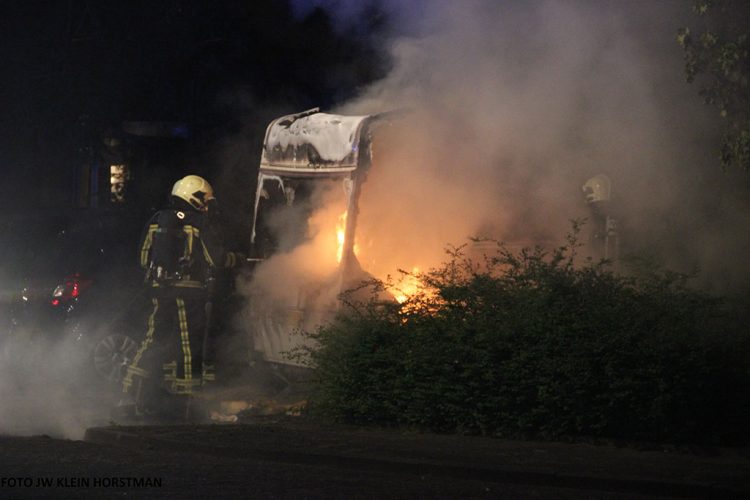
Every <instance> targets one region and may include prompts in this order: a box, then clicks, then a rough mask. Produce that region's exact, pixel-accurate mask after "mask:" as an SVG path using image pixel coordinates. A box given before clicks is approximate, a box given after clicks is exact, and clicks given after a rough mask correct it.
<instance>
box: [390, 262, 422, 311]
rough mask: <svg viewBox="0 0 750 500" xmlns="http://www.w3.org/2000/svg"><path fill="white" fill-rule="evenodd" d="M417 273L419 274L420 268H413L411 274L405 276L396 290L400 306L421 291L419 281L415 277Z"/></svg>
mask: <svg viewBox="0 0 750 500" xmlns="http://www.w3.org/2000/svg"><path fill="white" fill-rule="evenodd" d="M417 273H419V268H418V267H414V268H412V270H411V274H406V275H404V277H403V279H402V280H401V282H400V283H399V284H398V287H397V288H396V289H395V290H394V291H395V292H396V301H397V302H398V303H399V304H403V303H404V302H406V300H407V299H408V298H409V297H411V296H412V295H414V294H415V293H417V292H418V291H419V279H418V278H417V277H416V276H415V275H416V274H417Z"/></svg>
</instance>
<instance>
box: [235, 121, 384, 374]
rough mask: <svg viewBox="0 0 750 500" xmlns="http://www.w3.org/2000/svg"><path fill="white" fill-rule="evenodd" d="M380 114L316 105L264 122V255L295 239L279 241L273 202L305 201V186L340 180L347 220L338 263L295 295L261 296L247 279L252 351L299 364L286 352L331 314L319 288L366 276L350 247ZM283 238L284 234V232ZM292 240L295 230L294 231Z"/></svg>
mask: <svg viewBox="0 0 750 500" xmlns="http://www.w3.org/2000/svg"><path fill="white" fill-rule="evenodd" d="M385 117H386V115H385V114H380V115H365V116H342V115H333V114H327V113H321V112H319V110H318V108H315V109H311V110H309V111H304V112H302V113H297V114H293V115H287V116H283V117H281V118H278V119H276V120H274V121H272V122H271V124H270V125H269V126H268V128H267V130H266V136H265V140H264V144H263V152H262V156H261V162H260V171H259V174H258V184H257V189H256V194H255V208H254V214H253V224H252V235H251V243H252V246H253V250H254V254H255V256H257V257H258V260H259V261H261V263H260V264H259V265H263V264H262V261H263V260H265V259H267V258H272V257H273V256H274V255H275V254H277V253H279V252H284V251H288V250H289V249H290V247H291V246H293V245H294V244H295V243H299V242H300V241H301V240H303V239H304V238H305V237H306V235H305V234H300V235H299V238H297V240H296V241H292V242H291V243H290V242H289V241H287V242H280V241H278V240H277V238H274V235H273V234H272V231H270V230H269V225H271V224H270V223H269V221H270V220H271V219H272V218H273V214H274V207H279V206H285V207H287V208H289V207H294V206H295V205H297V206H299V205H304V204H305V203H306V202H308V201H309V196H310V194H311V193H312V192H313V191H315V190H316V189H318V188H319V186H322V185H324V184H338V185H339V186H340V191H339V193H340V195H341V197H343V206H344V209H345V225H344V230H343V237H341V235H339V238H340V240H343V241H339V259H338V268H337V270H336V271H335V272H334V273H333V275H332V276H331V277H330V278H329V279H327V280H326V283H311V284H307V285H306V286H300V287H299V288H300V289H299V290H294V294H293V295H294V296H295V297H296V298H295V299H294V300H291V301H287V303H282V304H279V303H278V302H275V303H270V302H269V301H267V300H265V297H264V296H263V292H262V290H259V289H255V288H253V287H252V286H251V289H250V294H251V308H250V318H249V319H250V324H251V325H252V326H251V330H250V332H249V335H250V336H251V339H250V341H251V345H252V349H253V350H254V352H255V357H256V358H257V357H260V358H262V359H263V360H264V361H267V362H271V363H279V364H283V365H298V364H300V362H299V361H297V360H293V359H290V358H289V356H288V355H287V354H286V353H288V352H290V351H291V350H292V349H294V348H295V347H297V346H299V345H301V344H303V343H304V342H305V340H304V338H303V336H302V335H301V334H300V331H301V330H308V331H309V330H311V329H314V328H315V327H316V326H317V325H319V324H321V323H322V322H324V321H325V319H326V318H330V317H331V315H332V314H333V313H335V309H336V307H337V302H336V301H335V300H334V302H333V303H332V302H331V301H330V300H327V301H326V300H320V294H321V289H323V288H325V289H326V291H327V296H328V297H329V298H330V297H331V293H333V296H334V297H335V296H337V295H338V293H339V292H341V291H343V290H345V289H346V288H348V287H349V286H351V285H352V284H354V283H355V282H356V281H357V280H358V279H361V278H363V277H365V276H366V275H365V274H364V273H363V272H362V270H361V268H360V266H359V263H358V262H357V257H356V256H355V254H354V238H355V229H356V224H357V215H358V200H359V194H360V189H361V186H362V183H363V182H364V181H365V178H366V175H367V171H368V169H369V167H370V165H371V161H372V152H371V141H372V132H373V129H374V127H375V125H376V124H378V123H382V122H383V121H384V118H385ZM287 239H288V238H287ZM292 240H294V238H292Z"/></svg>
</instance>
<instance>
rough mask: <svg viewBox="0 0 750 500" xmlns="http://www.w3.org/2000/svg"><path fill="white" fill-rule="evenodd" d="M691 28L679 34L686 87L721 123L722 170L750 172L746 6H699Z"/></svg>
mask: <svg viewBox="0 0 750 500" xmlns="http://www.w3.org/2000/svg"><path fill="white" fill-rule="evenodd" d="M693 10H694V12H695V14H696V16H697V18H696V21H695V26H694V27H693V28H690V27H685V28H681V29H680V30H679V31H678V35H677V41H678V42H679V43H680V45H681V46H682V47H683V49H684V53H685V74H686V77H687V81H688V82H691V83H692V82H694V81H695V82H697V83H699V85H700V91H699V93H700V95H701V96H702V97H703V99H704V101H705V102H706V103H707V104H710V105H712V106H715V107H716V108H718V110H719V114H720V115H721V117H722V118H723V119H724V123H725V127H724V131H723V136H722V141H721V151H720V160H721V166H722V168H724V169H726V168H729V167H741V168H744V169H748V168H750V87H748V82H749V80H750V3H748V2H747V1H746V0H697V1H696V2H695V3H694V5H693Z"/></svg>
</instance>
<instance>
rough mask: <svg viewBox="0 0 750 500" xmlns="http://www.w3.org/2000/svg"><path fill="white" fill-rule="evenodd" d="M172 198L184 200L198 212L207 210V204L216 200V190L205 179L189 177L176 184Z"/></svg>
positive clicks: (194, 176)
mask: <svg viewBox="0 0 750 500" xmlns="http://www.w3.org/2000/svg"><path fill="white" fill-rule="evenodd" d="M172 196H176V197H177V198H182V199H183V200H185V201H186V202H188V203H190V204H191V205H192V206H194V207H195V208H197V209H198V210H206V209H207V206H206V204H207V203H208V202H209V201H211V200H213V199H214V189H213V188H212V187H211V184H209V183H208V181H207V180H206V179H204V178H203V177H199V176H197V175H187V176H185V177H183V178H182V179H180V180H179V181H177V182H175V183H174V187H172Z"/></svg>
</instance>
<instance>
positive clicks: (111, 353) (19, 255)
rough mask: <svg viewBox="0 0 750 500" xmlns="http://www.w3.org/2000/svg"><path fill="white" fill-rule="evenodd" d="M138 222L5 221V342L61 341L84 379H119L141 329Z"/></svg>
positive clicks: (101, 215)
mask: <svg viewBox="0 0 750 500" xmlns="http://www.w3.org/2000/svg"><path fill="white" fill-rule="evenodd" d="M141 219H142V218H141V217H135V216H128V215H127V214H124V213H123V212H112V213H107V212H80V213H74V214H72V215H67V216H65V215H57V214H56V215H49V214H36V215H33V216H31V215H28V216H24V217H17V218H15V219H13V220H8V219H6V220H5V228H4V229H5V230H6V231H5V234H6V235H7V236H6V238H5V239H4V241H3V242H2V245H1V246H2V253H3V263H4V264H5V265H4V266H3V268H2V271H3V278H2V279H3V294H2V295H3V299H4V300H3V303H2V320H3V323H4V325H5V327H4V328H3V335H4V337H5V339H4V340H8V339H9V338H15V340H19V339H20V338H22V340H25V341H27V342H37V343H38V342H45V343H47V344H48V345H50V346H52V345H55V346H60V345H62V344H66V346H65V351H64V352H65V353H66V356H69V357H70V358H71V359H70V361H71V363H81V366H80V367H79V368H80V371H79V372H80V374H81V375H82V376H83V377H84V378H85V379H88V380H90V379H92V378H96V379H99V380H101V381H108V382H113V383H114V382H118V381H119V380H120V379H121V377H122V372H123V370H124V367H125V366H126V365H127V363H128V362H129V360H130V359H131V358H132V356H133V354H134V353H135V351H136V349H137V340H138V338H139V335H142V334H141V333H140V331H141V330H142V327H143V324H144V314H145V306H146V304H145V298H144V293H143V287H142V273H141V271H140V269H139V268H138V266H137V262H138V261H137V259H138V241H139V237H140V229H141V228H140V225H141V222H142V220H141ZM16 345H23V342H22V341H17V342H16ZM70 353H75V356H74V355H72V354H70Z"/></svg>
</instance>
